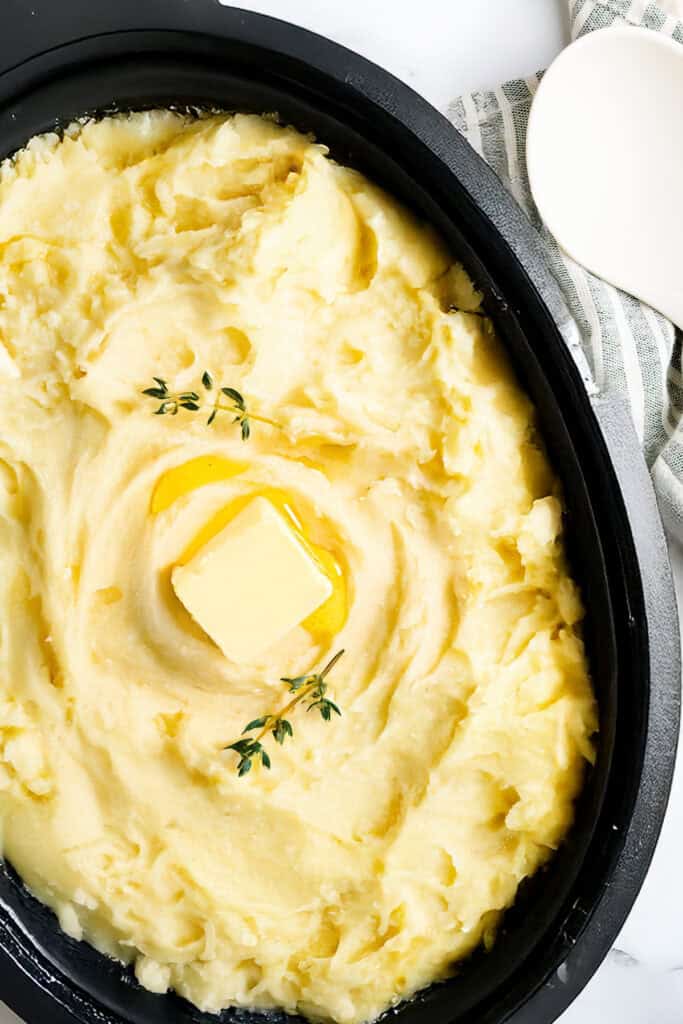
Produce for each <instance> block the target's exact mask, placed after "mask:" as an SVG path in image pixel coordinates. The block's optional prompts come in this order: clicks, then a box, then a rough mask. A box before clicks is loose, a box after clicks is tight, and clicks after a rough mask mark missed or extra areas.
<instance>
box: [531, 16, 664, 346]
mask: <svg viewBox="0 0 683 1024" xmlns="http://www.w3.org/2000/svg"><path fill="white" fill-rule="evenodd" d="M527 161H528V169H529V180H530V183H531V190H532V193H533V196H534V199H535V201H536V205H537V206H538V210H539V213H540V215H541V217H542V218H543V220H544V221H545V223H546V224H547V226H548V228H549V229H550V231H551V232H552V233H553V235H555V237H556V238H557V240H558V242H559V244H560V245H561V247H562V248H563V249H564V250H565V252H567V253H568V255H569V256H571V257H572V258H573V259H574V260H576V261H577V263H581V264H582V265H583V266H585V267H587V269H588V270H590V271H592V272H593V273H594V274H597V275H598V276H599V277H603V278H605V279H606V280H607V281H610V282H611V283H612V284H614V285H617V287H619V288H622V289H623V290H624V291H627V292H630V293H631V294H632V295H635V296H637V297H638V298H639V299H642V300H643V301H644V302H646V303H648V305H650V306H654V308H655V309H658V310H659V311H660V312H661V313H663V314H664V315H665V316H666V317H668V318H669V319H670V320H673V322H674V323H675V324H676V325H677V326H678V327H681V328H683V46H681V44H680V43H677V42H674V40H673V39H670V38H668V37H666V36H663V35H660V34H659V33H657V32H651V31H649V30H648V29H639V28H629V27H627V26H619V27H615V28H609V29H604V30H601V31H598V32H592V33H590V34H589V35H586V36H584V37H583V38H582V39H579V40H578V41H577V42H575V43H573V44H572V45H571V46H569V47H568V48H567V49H566V50H564V51H563V52H562V53H561V54H560V56H559V57H558V58H557V60H556V61H555V62H554V63H553V64H552V66H551V67H550V68H549V70H548V71H547V72H546V74H545V76H544V77H543V79H542V81H541V83H540V85H539V87H538V91H537V93H536V96H535V98H534V102H533V104H532V107H531V115H530V118H529V131H528V137H527Z"/></svg>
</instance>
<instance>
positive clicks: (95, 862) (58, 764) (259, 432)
mask: <svg viewBox="0 0 683 1024" xmlns="http://www.w3.org/2000/svg"><path fill="white" fill-rule="evenodd" d="M480 299H481V297H480V295H479V294H478V293H477V291H476V290H475V287H474V286H473V284H472V283H471V282H470V280H469V279H468V277H467V275H466V274H465V272H464V270H463V269H462V268H461V267H460V266H458V265H456V264H454V263H453V261H452V258H451V257H450V256H449V253H448V252H447V251H446V249H445V248H444V246H443V245H442V244H441V243H440V241H439V240H438V238H437V237H436V236H435V235H434V234H433V233H432V232H431V231H430V230H429V229H428V228H427V227H425V226H423V225H421V224H419V223H418V222H417V221H416V220H415V219H414V218H413V217H412V216H411V215H410V214H409V213H408V212H407V211H406V210H404V209H403V208H402V207H401V206H400V205H398V204H397V203H396V202H394V201H393V200H392V199H391V198H389V197H388V196H387V195H386V194H385V193H384V192H382V191H381V190H380V189H378V188H377V187H375V186H373V185H372V184H371V183H370V182H368V181H367V180H366V179H365V178H364V177H362V176H361V175H360V174H359V173H357V172H355V171H352V170H349V169H346V168H344V167H341V166H339V165H338V164H337V163H335V162H333V161H332V160H331V159H330V158H329V156H328V155H327V153H326V150H325V149H324V147H322V146H321V145H318V144H316V143H315V142H314V141H313V140H312V139H311V138H309V137H305V136H304V135H301V134H299V133H298V132H297V131H295V130H293V129H290V128H285V127H281V126H279V125H278V124H276V123H275V122H274V120H270V119H266V118H261V117H257V116H246V115H235V116H227V115H212V116H207V117H204V118H199V119H192V118H189V117H185V116H181V115H179V114H177V113H172V112H163V111H156V112H147V113H140V114H133V115H129V116H116V117H107V118H104V119H103V120H101V121H98V122H96V123H94V122H87V123H82V124H77V125H73V126H72V127H71V128H69V129H68V130H67V131H66V132H65V134H64V136H63V137H60V138H58V137H57V136H52V135H48V136H42V137H39V138H36V139H34V140H32V142H31V143H30V144H29V145H28V147H27V148H26V149H25V150H24V151H22V152H21V153H20V154H19V155H18V156H17V157H16V158H15V159H13V160H12V161H8V162H6V163H5V164H4V165H3V166H2V169H1V171H0V559H1V566H2V571H1V572H0V814H1V816H2V822H3V824H2V842H3V851H4V855H5V856H6V857H7V859H8V860H9V861H11V863H12V864H13V865H14V866H15V867H16V868H17V870H18V871H19V872H20V874H21V875H22V877H23V878H24V879H25V881H26V883H27V884H28V885H29V887H30V888H31V889H32V890H33V892H34V893H36V894H37V896H38V897H39V898H40V899H41V900H43V901H45V902H46V903H47V904H49V905H50V906H51V907H53V908H54V910H55V911H56V913H57V915H58V917H59V921H60V923H61V925H62V927H63V929H64V930H65V931H67V932H68V933H69V934H70V935H72V936H76V937H78V938H81V937H82V938H83V939H84V940H87V941H89V942H90V943H92V944H94V945H95V946H96V947H98V948H99V949H101V950H103V951H104V952H106V953H108V954H110V955H112V956H115V957H118V958H119V959H121V960H123V961H126V962H133V963H134V964H135V969H136V972H137V976H138V978H139V980H140V981H141V983H142V984H143V985H145V986H147V987H148V988H150V989H152V990H153V991H156V992H165V991H166V990H167V989H174V990H175V991H176V992H178V993H179V994H181V995H182V996H184V997H186V998H187V999H189V1000H191V1001H192V1002H193V1003H195V1004H197V1005H198V1006H200V1007H202V1008H204V1009H207V1010H213V1011H215V1010H219V1009H220V1008H221V1007H225V1006H227V1005H233V1004H235V1005H240V1006H246V1007H271V1006H280V1007H285V1008H286V1009H288V1010H291V1011H295V1010H298V1011H299V1012H302V1013H304V1014H307V1015H309V1016H310V1017H312V1018H322V1019H333V1020H334V1021H337V1022H339V1024H357V1022H360V1021H366V1020H369V1019H371V1018H373V1017H375V1016H376V1015H377V1014H379V1013H380V1012H381V1011H382V1010H384V1009H385V1008H386V1007H388V1006H389V1005H391V1004H394V1003H396V1002H397V1001H399V1000H400V999H402V998H405V997H407V996H410V995H411V994H412V993H414V992H415V991H416V990H418V989H419V988H421V987H423V986H425V985H427V984H429V983H430V982H432V981H433V980H435V979H439V978H443V977H444V976H446V975H447V974H448V972H449V971H450V970H451V968H452V965H453V964H454V963H455V962H456V961H457V960H459V959H461V958H462V957H464V956H465V955H466V954H468V953H469V952H470V951H472V950H473V949H474V948H475V947H477V946H478V945H479V944H480V943H481V942H484V943H486V944H490V943H491V942H492V941H493V940H494V936H495V928H496V923H497V921H498V919H499V917H500V915H501V913H502V911H503V910H504V909H505V908H506V907H508V906H509V905H510V904H511V903H512V902H513V901H514V899H515V894H516V891H517V888H518V886H519V884H520V882H521V881H522V879H524V878H526V877H527V876H529V875H531V874H533V872H534V871H536V870H537V869H538V868H539V866H540V865H542V864H543V863H544V862H545V861H546V860H547V859H548V857H549V856H550V855H551V854H552V852H553V850H555V849H556V847H557V846H558V844H559V843H560V842H561V840H562V839H563V837H564V836H565V834H566V832H567V830H568V828H569V827H570V825H571V822H572V814H573V801H574V799H575V797H576V795H577V792H578V790H579V788H580V785H581V782H582V778H583V775H584V770H585V765H586V763H587V762H590V761H591V760H592V758H593V745H592V739H591V737H592V735H593V734H594V732H595V730H596V724H597V718H596V706H595V702H594V698H593V693H592V689H591V685H590V680H589V675H588V671H587V665H586V660H585V655H584V649H583V645H582V640H581V633H580V622H581V618H582V614H583V613H582V606H581V601H580V597H579V594H578V592H577V588H576V586H575V585H574V583H573V582H572V579H571V577H570V575H569V573H568V569H567V566H566V563H565V557H564V551H563V540H562V529H563V525H562V498H561V493H560V491H559V488H558V485H557V482H556V479H555V477H554V475H553V472H552V469H551V468H550V466H549V463H548V460H547V457H546V455H545V453H544V450H543V447H542V444H541V443H540V442H539V439H538V437H537V434H536V429H535V420H534V410H533V408H532V406H531V404H530V402H529V400H528V399H527V397H526V396H525V395H524V393H523V391H522V390H521V388H520V386H519V384H518V382H517V381H516V379H515V377H514V375H513V374H512V372H511V369H510V367H509V365H508V363H507V360H506V358H505V355H504V353H503V352H502V351H501V348H500V347H499V343H498V342H497V340H496V337H495V335H494V332H493V329H492V327H491V324H490V322H489V321H488V320H487V318H486V317H485V316H483V315H482V314H481V312H480V308H479V306H480ZM204 371H209V372H210V374H211V375H212V377H213V378H214V380H215V382H216V384H217V385H219V384H220V385H225V386H229V387H233V388H235V389H237V390H238V391H239V392H240V394H241V395H243V396H244V399H245V402H246V404H247V408H248V409H249V410H250V411H251V412H253V414H254V416H256V415H260V416H262V417H264V418H266V419H270V420H273V421H274V424H270V423H264V422H261V421H260V420H256V419H254V420H253V421H252V423H251V435H250V437H249V439H248V440H247V441H243V440H242V438H241V435H240V428H239V424H236V423H234V422H233V417H232V415H230V414H228V413H226V412H221V414H220V415H218V416H217V417H216V419H215V421H214V422H213V423H212V424H211V425H210V426H209V425H207V423H206V419H207V417H206V415H205V409H201V410H199V411H195V410H191V409H181V410H180V411H179V413H178V414H177V415H172V414H171V413H168V414H166V415H154V411H155V408H156V404H155V402H154V401H153V400H152V399H150V398H149V397H148V396H144V395H142V394H141V391H142V389H144V388H145V387H148V386H150V385H151V384H152V383H153V382H152V378H153V377H154V376H157V377H160V378H162V379H164V380H165V381H167V383H168V386H169V389H170V390H172V391H174V392H175V391H182V392H187V391H195V392H197V393H198V394H200V397H201V399H202V402H204V401H205V399H206V398H207V396H206V394H205V393H204V391H203V390H202V387H201V384H200V381H201V376H202V374H203V373H204ZM257 495H260V496H266V497H268V498H269V500H270V501H272V503H273V505H274V506H275V507H277V508H280V509H283V510H284V511H285V512H286V513H287V514H288V515H289V516H290V519H291V520H292V521H293V522H296V524H297V529H298V530H299V532H300V535H301V536H302V537H303V538H305V542H306V544H307V545H308V550H310V551H311V552H313V554H314V557H315V558H316V559H317V560H318V562H319V564H320V566H321V567H322V568H323V569H324V571H325V572H326V573H327V574H328V576H329V577H330V579H331V580H333V583H334V590H333V594H332V597H331V598H330V599H329V601H328V602H327V603H326V604H325V605H323V606H322V607H321V608H320V609H319V610H318V611H317V612H315V613H314V614H313V615H312V616H311V617H310V618H309V619H307V620H305V621H304V622H302V623H301V624H300V625H299V626H296V627H295V628H294V629H292V630H291V631H290V632H289V633H288V634H287V635H286V636H285V637H284V639H282V641H280V642H278V643H277V644H275V645H274V646H272V647H271V648H269V649H268V650H267V651H266V653H265V654H263V655H260V656H259V658H258V659H257V660H255V661H253V663H245V664H237V663H233V662H231V661H230V660H229V659H228V658H227V657H225V656H224V655H223V654H222V653H221V651H220V650H219V648H218V647H217V646H216V645H215V644H214V643H212V641H211V640H210V639H209V637H208V636H207V635H206V634H205V633H204V632H203V631H202V630H201V629H200V627H199V626H198V625H197V623H196V622H195V621H194V620H193V618H192V617H191V616H190V615H189V614H188V612H187V611H186V609H185V608H184V607H183V605H182V604H181V603H180V601H179V600H178V598H177V597H176V594H175V592H174V590H173V587H172V584H171V573H172V571H173V568H174V567H175V566H176V565H178V564H181V563H183V561H184V560H187V558H188V557H189V555H190V554H191V553H192V552H193V551H196V550H198V549H199V548H201V546H202V545H203V544H204V543H205V542H206V541H207V540H208V539H209V538H210V537H211V536H213V535H215V534H216V531H217V530H218V529H220V528H222V527H224V526H225V524H226V523H228V522H229V520H230V518H231V516H232V515H233V514H234V512H235V510H236V509H238V508H241V507H244V504H245V502H247V501H249V500H250V498H251V497H252V496H257ZM283 514H284V512H283ZM248 575H249V573H248V571H247V572H246V573H245V572H241V573H240V574H236V575H235V576H233V577H231V578H229V579H226V580H225V587H226V588H229V589H230V591H231V592H232V593H233V594H234V593H235V592H237V593H239V591H240V588H243V587H245V586H246V578H245V577H248ZM341 648H344V650H345V655H344V657H343V658H342V659H341V660H340V661H339V662H338V664H337V665H336V666H335V667H334V670H333V672H332V673H331V674H330V677H329V685H330V694H331V695H332V696H333V697H334V699H335V701H336V702H337V703H338V704H339V706H340V708H341V710H342V716H341V717H336V716H335V717H334V720H333V721H331V722H325V721H324V720H323V719H322V718H321V717H320V716H319V715H315V714H307V713H305V712H304V711H303V709H299V710H297V711H296V712H295V713H294V714H293V716H292V725H293V726H294V736H293V737H291V738H288V740H287V742H286V743H284V744H283V745H282V746H281V747H280V746H276V745H272V743H271V742H270V741H268V740H266V742H268V743H269V750H270V752H271V755H272V762H273V764H272V769H271V770H270V771H267V770H265V769H264V768H263V767H262V766H261V765H254V767H253V768H252V770H251V772H250V773H249V774H248V775H246V776H244V777H242V778H239V777H238V776H237V772H236V770H235V769H236V759H237V758H236V755H235V752H234V751H229V750H225V749H224V748H225V747H226V745H228V744H229V743H231V742H232V741H234V740H235V739H236V738H237V737H238V736H239V734H240V732H241V730H242V728H243V727H244V725H245V723H246V722H248V721H249V719H251V718H254V717H255V715H257V714H261V713H263V712H267V711H270V710H273V709H277V708H278V707H280V706H281V705H282V704H283V703H284V702H285V701H286V700H287V696H288V695H287V692H286V687H285V686H284V684H283V683H282V682H281V681H280V680H281V677H283V676H289V677H291V676H296V675H298V674H301V673H307V672H309V671H311V670H313V669H314V668H317V667H320V666H321V665H323V664H324V663H325V661H326V660H327V659H329V658H330V657H331V656H332V654H334V652H335V651H336V650H338V649H341ZM271 740H272V738H271Z"/></svg>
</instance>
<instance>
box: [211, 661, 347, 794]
mask: <svg viewBox="0 0 683 1024" xmlns="http://www.w3.org/2000/svg"><path fill="white" fill-rule="evenodd" d="M343 653H344V652H343V651H337V653H336V654H335V656H334V657H333V658H331V659H330V661H328V663H327V664H326V665H325V667H324V668H323V669H321V671H320V672H312V673H309V674H308V675H304V676H296V677H294V678H290V677H289V676H282V678H281V680H280V681H281V682H283V683H286V684H287V692H288V693H293V694H294V697H293V698H292V700H290V701H289V703H288V704H286V705H285V706H284V707H283V708H282V709H281V710H280V711H277V712H274V713H272V714H268V715H261V717H260V718H254V719H253V721H251V722H249V723H248V725H245V727H244V729H243V730H242V736H243V737H245V738H244V739H239V740H236V741H235V742H234V743H230V744H229V745H228V746H227V747H225V748H224V749H225V750H234V751H235V753H236V754H238V755H239V762H238V765H237V775H238V776H239V778H241V777H242V776H243V775H246V774H247V772H250V771H251V767H252V765H253V764H254V762H258V761H259V760H260V762H261V764H262V765H263V767H264V768H270V763H271V762H270V757H269V756H268V751H267V750H266V749H265V747H264V746H263V742H262V741H263V739H264V738H265V737H266V736H267V735H268V734H269V733H272V735H273V739H274V740H275V742H276V743H279V745H280V746H282V744H283V743H284V742H285V740H286V739H287V737H288V736H289V737H290V738H291V737H292V736H294V729H293V728H292V723H291V722H290V721H289V719H288V718H287V717H286V716H287V715H288V714H289V713H290V711H292V710H293V709H294V708H295V707H296V706H297V705H298V704H301V703H305V702H308V704H307V707H306V711H313V710H317V711H318V712H319V713H320V716H321V718H322V719H323V721H325V722H329V721H330V719H331V718H332V715H333V714H334V715H341V711H340V710H339V708H338V707H337V705H336V704H335V702H334V701H333V700H330V699H329V697H327V696H326V694H327V682H326V677H327V675H328V674H329V673H330V672H331V671H332V669H333V668H334V666H335V665H336V664H337V662H338V661H339V659H340V658H341V656H342V654H343ZM248 732H256V736H249V737H246V736H245V734H246V733H248Z"/></svg>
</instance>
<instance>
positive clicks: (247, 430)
mask: <svg viewBox="0 0 683 1024" xmlns="http://www.w3.org/2000/svg"><path fill="white" fill-rule="evenodd" d="M152 380H153V381H154V386H153V387H149V388H145V389H144V390H143V391H142V394H143V395H146V396H147V397H148V398H154V399H155V400H156V401H158V402H160V403H161V404H160V405H159V407H158V408H157V409H155V411H154V415H155V416H177V415H178V411H179V410H180V409H187V410H188V411H189V412H200V411H201V410H204V411H205V412H206V411H207V409H208V410H209V416H208V418H207V421H206V423H207V426H211V424H212V423H213V421H214V420H215V419H216V416H217V415H218V413H219V412H227V413H231V414H232V416H233V423H239V425H240V433H241V435H242V440H243V441H248V440H249V438H250V436H251V421H252V420H258V422H259V423H268V424H269V425H270V426H271V427H279V425H280V424H279V423H276V422H275V420H270V419H268V418H267V417H266V416H256V415H255V413H253V412H250V411H249V410H248V409H247V403H246V402H245V400H244V397H243V396H242V395H241V394H240V392H239V391H238V390H237V389H236V388H228V387H218V388H215V387H214V380H213V377H212V376H211V374H210V373H209V371H208V370H204V373H203V374H202V387H203V388H204V392H205V395H203V396H202V395H200V394H199V392H197V391H171V390H170V388H169V386H168V382H167V381H166V380H164V378H163V377H153V378H152ZM211 392H214V394H213V396H212V395H211ZM226 398H227V399H228V404H226V402H225V399H226Z"/></svg>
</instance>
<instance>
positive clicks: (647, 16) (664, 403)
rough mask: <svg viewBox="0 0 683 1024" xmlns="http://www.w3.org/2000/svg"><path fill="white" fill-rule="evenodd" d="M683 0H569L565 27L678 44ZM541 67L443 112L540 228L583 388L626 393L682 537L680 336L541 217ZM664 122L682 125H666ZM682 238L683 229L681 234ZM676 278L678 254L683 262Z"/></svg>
mask: <svg viewBox="0 0 683 1024" xmlns="http://www.w3.org/2000/svg"><path fill="white" fill-rule="evenodd" d="M680 3H681V0H660V3H659V4H654V3H648V2H647V0H569V16H570V24H571V31H572V37H573V38H577V37H578V36H581V35H583V34H584V33H586V32H592V31H594V30H595V29H600V28H605V27H607V26H608V25H612V24H614V23H615V22H620V21H621V22H624V21H625V22H628V23H629V24H632V25H640V26H643V27H645V28H649V29H653V30H654V31H656V32H664V33H666V34H667V35H670V36H671V37H672V38H673V39H676V40H678V41H679V42H680V43H681V44H683V20H680V19H679V18H678V17H677V16H676V14H675V13H668V12H667V11H665V10H664V5H665V4H666V5H667V7H668V10H670V11H672V12H673V11H678V12H679V13H683V12H681V7H679V4H680ZM541 74H542V72H541V73H539V74H537V75H534V76H532V77H531V78H527V79H518V80H516V81H512V82H507V83H505V85H502V86H500V87H499V88H497V89H493V90H490V91H489V90H485V91H482V92H476V93H472V94H470V95H467V96H462V97H460V98H459V99H458V100H456V101H455V102H454V103H453V104H451V106H450V108H449V110H448V115H449V117H450V118H451V120H452V121H453V123H454V124H455V126H456V128H458V129H459V130H460V131H461V132H462V133H463V134H464V135H465V137H466V138H467V139H468V141H469V142H470V144H471V145H472V146H473V147H474V148H475V149H476V150H478V152H479V153H481V155H482V156H483V157H484V159H485V160H486V161H487V162H488V163H489V164H490V165H491V167H492V168H493V170H494V171H496V173H497V174H498V176H499V177H500V178H501V179H502V181H503V183H504V184H505V185H506V187H507V188H508V189H509V190H510V192H511V193H512V195H513V196H514V197H515V199H516V200H517V202H518V203H519V204H520V205H521V206H522V207H523V209H524V210H525V211H526V213H527V214H528V216H529V217H530V219H531V220H532V222H533V223H534V225H535V226H536V228H537V229H538V231H539V233H540V234H541V236H542V238H543V240H544V242H545V246H546V250H547V253H548V264H549V266H550V267H551V269H552V271H553V273H554V275H555V278H556V279H557V282H558V284H559V286H560V288H561V289H562V292H563V294H564V298H565V301H566V305H567V309H568V311H569V314H570V319H569V320H568V321H567V322H566V323H564V324H560V328H561V330H562V332H563V334H564V335H565V338H566V339H567V341H568V343H569V345H570V348H571V350H572V351H573V353H574V355H575V358H576V361H577V363H578V365H579V368H580V369H581V372H582V374H583V377H584V381H585V382H586V386H587V387H588V388H589V390H592V391H594V392H597V391H600V390H602V389H603V388H604V387H605V386H607V385H608V384H609V386H610V387H617V388H619V389H620V390H622V391H623V392H624V394H625V395H626V396H627V397H628V400H629V404H630V407H631V413H632V416H633V423H634V425H635V429H636V432H637V433H638V436H639V438H640V440H641V442H642V445H643V450H644V452H645V458H646V460H647V464H648V466H649V467H650V471H651V473H652V478H653V480H654V484H655V488H656V490H657V495H658V499H659V505H660V509H661V512H662V517H663V519H664V522H665V524H666V526H667V527H668V528H669V529H670V530H671V531H672V533H673V534H674V535H675V536H677V537H678V539H679V540H682V541H683V377H682V375H681V373H682V366H681V346H682V341H683V338H682V337H681V334H680V332H677V331H676V330H675V328H674V327H673V325H672V324H671V323H670V322H669V321H668V320H666V319H665V318H664V317H663V316H660V314H659V313H656V312H655V311H654V310H653V309H651V308H650V307H649V306H646V305H645V304H644V303H642V302H639V301H638V300H637V299H634V298H633V297H632V296H630V295H627V294H625V293H624V292H622V291H619V290H618V289H617V288H614V287H612V285H609V284H607V283H606V282H605V281H602V280H600V279H599V278H597V277H595V276H594V275H593V274H589V273H588V272H587V271H586V270H584V269H583V268H582V267H580V266H579V265H578V264H577V263H575V262H574V261H573V260H571V259H570V258H569V257H568V256H566V255H565V254H564V253H563V252H561V251H560V249H559V247H558V245H557V242H556V241H555V239H554V238H553V236H552V235H551V234H550V233H549V232H548V231H547V229H546V228H545V227H544V226H543V224H542V222H541V220H540V218H539V216H538V212H537V210H536V207H535V206H534V202H533V200H532V198H531V192H530V190H529V181H528V178H527V172H526V157H525V142H526V128H527V121H528V118H529V108H530V106H531V100H532V98H533V95H534V92H535V90H536V87H537V85H538V82H539V81H540V78H541ZM670 127H671V131H683V123H682V124H681V125H671V126H670ZM681 245H682V246H683V239H682V240H681ZM681 287H683V264H682V269H681Z"/></svg>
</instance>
